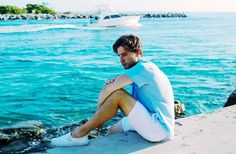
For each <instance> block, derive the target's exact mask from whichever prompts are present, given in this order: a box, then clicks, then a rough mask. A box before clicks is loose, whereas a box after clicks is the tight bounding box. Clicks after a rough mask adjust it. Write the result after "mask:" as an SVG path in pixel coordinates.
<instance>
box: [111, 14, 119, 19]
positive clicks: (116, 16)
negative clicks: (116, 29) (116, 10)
mask: <svg viewBox="0 0 236 154" xmlns="http://www.w3.org/2000/svg"><path fill="white" fill-rule="evenodd" d="M120 17H121V16H120V15H118V14H114V15H111V18H120Z"/></svg>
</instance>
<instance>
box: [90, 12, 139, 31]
mask: <svg viewBox="0 0 236 154" xmlns="http://www.w3.org/2000/svg"><path fill="white" fill-rule="evenodd" d="M139 19H140V16H138V15H121V14H119V13H115V12H114V11H112V9H111V8H110V9H106V8H105V9H104V8H103V9H101V8H99V9H98V11H97V12H96V15H95V16H93V18H91V20H90V23H89V25H88V26H93V27H114V26H139V25H140V24H139Z"/></svg>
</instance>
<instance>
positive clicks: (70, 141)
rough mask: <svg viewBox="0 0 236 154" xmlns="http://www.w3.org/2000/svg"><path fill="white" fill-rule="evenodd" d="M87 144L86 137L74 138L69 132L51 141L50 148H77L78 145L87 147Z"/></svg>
mask: <svg viewBox="0 0 236 154" xmlns="http://www.w3.org/2000/svg"><path fill="white" fill-rule="evenodd" d="M88 143H89V139H88V135H86V136H84V137H80V138H74V137H72V136H71V132H69V133H67V134H65V135H63V136H61V137H58V138H54V139H52V140H51V145H52V146H62V147H66V146H79V145H87V144H88Z"/></svg>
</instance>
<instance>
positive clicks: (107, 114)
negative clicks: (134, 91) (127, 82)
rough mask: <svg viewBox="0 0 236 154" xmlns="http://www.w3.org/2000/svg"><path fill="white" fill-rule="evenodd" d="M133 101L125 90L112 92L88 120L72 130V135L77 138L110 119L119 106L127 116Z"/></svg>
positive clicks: (134, 101) (133, 103)
mask: <svg viewBox="0 0 236 154" xmlns="http://www.w3.org/2000/svg"><path fill="white" fill-rule="evenodd" d="M135 103H136V100H135V99H134V98H133V97H132V96H131V95H129V94H128V93H127V92H126V91H125V90H117V91H115V92H113V93H112V94H111V95H110V96H109V97H108V98H107V99H106V100H105V101H104V103H103V104H102V105H101V106H100V107H99V108H98V110H97V112H96V113H95V114H94V116H93V117H92V118H91V119H90V120H89V121H88V122H86V123H85V124H84V125H82V126H81V127H80V128H79V129H77V130H75V131H73V132H72V136H73V137H78V138H79V137H83V136H85V135H86V134H88V133H89V132H90V131H91V130H93V129H95V128H97V127H99V126H101V125H102V124H104V123H105V122H106V121H108V120H110V119H111V118H112V117H113V116H114V115H115V114H116V113H117V111H118V109H119V108H120V109H121V110H122V112H123V113H124V114H125V116H128V114H129V113H130V111H131V110H132V109H133V107H134V105H135Z"/></svg>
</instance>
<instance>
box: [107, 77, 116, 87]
mask: <svg viewBox="0 0 236 154" xmlns="http://www.w3.org/2000/svg"><path fill="white" fill-rule="evenodd" d="M115 80H116V77H115V78H112V79H108V80H107V81H106V82H105V86H106V85H108V84H110V83H113V82H114V81H115Z"/></svg>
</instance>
